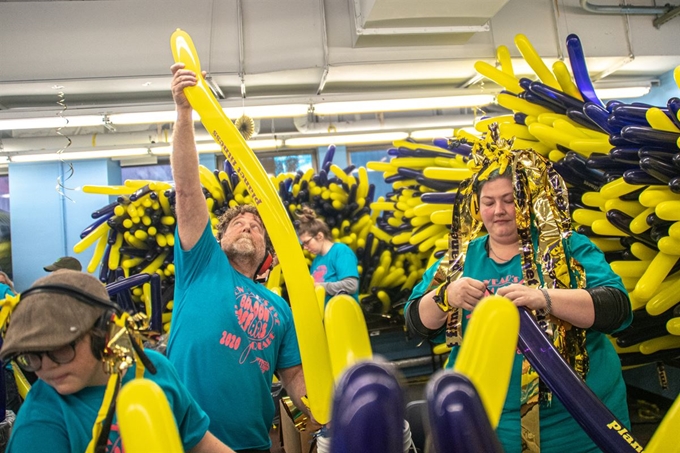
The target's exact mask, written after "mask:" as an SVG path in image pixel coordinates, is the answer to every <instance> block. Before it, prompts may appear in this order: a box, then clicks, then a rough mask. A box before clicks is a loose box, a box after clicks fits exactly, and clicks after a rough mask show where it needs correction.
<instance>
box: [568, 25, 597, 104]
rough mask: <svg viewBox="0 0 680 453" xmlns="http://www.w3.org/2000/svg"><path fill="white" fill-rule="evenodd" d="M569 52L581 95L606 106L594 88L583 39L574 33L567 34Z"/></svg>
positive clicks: (587, 99) (584, 98)
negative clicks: (584, 51) (589, 73)
mask: <svg viewBox="0 0 680 453" xmlns="http://www.w3.org/2000/svg"><path fill="white" fill-rule="evenodd" d="M567 52H568V53H569V63H570V64H571V70H572V72H573V73H574V80H575V81H576V86H577V87H578V90H579V91H580V92H581V96H583V100H584V101H586V102H593V103H595V104H598V105H599V106H601V107H603V108H604V104H602V101H600V98H598V97H597V94H595V88H593V83H592V82H591V81H590V76H589V75H588V67H587V66H586V57H585V55H584V53H583V47H582V46H581V40H580V39H579V38H578V36H576V35H575V34H573V33H572V34H570V35H569V36H567Z"/></svg>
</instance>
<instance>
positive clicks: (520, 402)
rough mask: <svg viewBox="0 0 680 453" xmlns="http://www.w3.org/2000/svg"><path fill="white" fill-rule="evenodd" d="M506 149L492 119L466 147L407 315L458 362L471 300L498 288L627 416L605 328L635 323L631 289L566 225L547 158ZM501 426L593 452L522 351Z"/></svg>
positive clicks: (511, 442) (557, 447)
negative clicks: (469, 163) (465, 163)
mask: <svg viewBox="0 0 680 453" xmlns="http://www.w3.org/2000/svg"><path fill="white" fill-rule="evenodd" d="M511 147H512V142H511V141H506V140H502V139H500V138H499V135H498V130H497V128H496V127H495V125H492V127H491V128H490V132H489V133H488V134H487V136H486V137H485V138H484V139H483V140H480V141H479V142H477V144H476V145H475V146H474V147H473V150H472V159H473V162H474V167H475V171H476V173H475V175H474V176H473V177H472V178H470V179H469V180H467V181H464V182H463V183H462V184H461V185H460V187H459V191H458V197H457V200H458V202H457V203H456V206H455V207H454V215H453V220H452V227H451V234H450V243H449V253H448V254H447V256H445V257H444V258H443V259H442V260H440V261H439V262H438V263H437V264H435V265H434V266H432V267H431V268H430V269H429V270H428V271H427V272H426V273H425V275H424V276H423V281H422V282H421V283H420V284H419V285H418V286H417V287H416V288H414V290H413V293H412V295H411V301H410V303H409V305H408V306H407V309H406V313H405V317H406V323H407V325H408V326H409V329H410V330H411V331H413V332H415V333H416V334H418V335H420V336H423V337H426V338H430V339H434V338H437V337H438V336H439V335H441V334H442V333H445V337H446V341H447V343H448V344H449V345H450V346H451V347H452V350H451V354H450V358H449V361H448V364H447V367H453V365H454V363H455V360H456V357H457V354H458V350H459V346H460V344H461V341H463V340H464V333H465V329H466V326H467V323H468V318H469V316H470V313H471V312H472V311H473V310H474V308H475V306H476V305H477V304H478V303H479V301H480V300H481V299H483V298H484V297H486V296H488V295H490V294H497V295H500V296H505V297H507V298H508V299H510V300H511V301H512V302H513V303H514V304H515V305H516V306H518V307H526V308H527V309H529V310H531V311H532V312H533V313H534V315H535V316H536V318H537V321H538V323H539V325H540V326H541V327H542V328H543V329H544V331H545V333H546V335H548V337H549V338H550V339H551V340H552V343H553V344H554V345H555V348H556V349H557V350H558V351H559V352H560V354H561V355H562V357H563V358H564V359H565V360H566V361H567V363H568V364H569V365H570V366H571V368H572V369H573V370H574V371H575V372H576V373H577V374H578V375H579V376H580V377H581V378H582V379H584V380H585V382H586V384H587V385H588V386H589V387H590V389H591V390H593V392H594V393H595V394H596V395H597V396H598V398H600V400H601V401H602V402H603V403H604V404H605V405H606V406H607V407H608V408H609V410H611V411H612V413H613V414H615V415H616V416H617V417H618V418H619V420H621V421H622V422H623V423H624V424H627V425H630V422H629V417H628V408H627V403H626V388H625V383H624V381H623V378H622V375H621V364H620V362H619V359H618V356H617V354H616V351H615V350H614V348H613V346H612V345H611V343H610V342H609V340H608V339H607V337H606V334H610V333H613V332H616V331H619V330H622V329H624V328H626V327H627V326H628V325H629V324H630V322H631V320H632V311H631V304H630V300H629V298H628V294H627V293H626V290H625V288H624V286H623V283H622V282H621V279H620V278H619V277H618V276H617V275H616V274H615V273H614V272H613V271H612V270H611V268H610V266H609V264H608V263H607V262H606V261H605V258H604V254H603V253H602V252H601V251H600V250H599V249H598V248H597V247H596V246H595V245H594V244H593V243H592V242H591V241H590V240H589V239H588V238H587V237H585V236H583V235H580V234H578V233H575V232H573V231H572V230H571V221H570V216H569V210H568V197H567V189H566V186H565V183H564V181H563V180H562V178H561V177H560V175H559V174H557V172H556V171H555V170H554V169H553V167H552V165H551V163H550V162H549V161H548V160H546V159H545V158H543V157H541V156H540V155H538V154H537V153H536V152H534V151H533V150H513V149H511ZM482 228H484V229H485V230H486V232H487V233H488V234H486V235H481V234H480V231H481V230H482ZM496 433H497V434H498V437H499V439H500V441H501V443H502V444H503V448H504V449H505V451H506V452H520V451H542V452H565V451H568V452H570V453H575V452H591V451H600V450H599V449H598V448H597V447H596V446H595V444H594V443H593V441H592V440H591V439H590V438H589V437H588V435H587V434H586V433H585V432H584V431H583V429H582V428H581V427H580V426H579V425H578V423H577V422H576V421H575V420H574V419H573V418H572V417H571V416H570V414H569V413H568V412H567V410H566V409H565V408H564V406H563V405H562V404H561V403H560V401H559V400H558V399H557V398H553V397H552V394H551V392H550V391H549V389H548V388H547V387H546V386H545V385H544V384H543V383H542V382H541V380H540V379H539V376H538V374H537V373H536V371H535V370H534V369H533V368H532V367H531V365H530V364H529V363H528V361H527V360H526V358H525V357H524V356H523V355H522V354H521V353H519V352H518V353H517V356H516V357H515V361H514V365H513V371H512V377H511V380H510V386H509V389H508V393H507V398H506V401H505V406H504V408H503V412H502V415H501V420H500V423H499V425H498V428H497V430H496Z"/></svg>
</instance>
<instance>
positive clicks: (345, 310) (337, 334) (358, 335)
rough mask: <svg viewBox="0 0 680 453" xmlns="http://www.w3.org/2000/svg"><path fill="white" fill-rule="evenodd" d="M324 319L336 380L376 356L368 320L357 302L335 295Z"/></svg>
mask: <svg viewBox="0 0 680 453" xmlns="http://www.w3.org/2000/svg"><path fill="white" fill-rule="evenodd" d="M325 320H326V322H325V326H326V336H327V337H328V348H329V349H330V352H331V366H332V367H333V376H334V377H335V378H336V379H337V378H338V377H340V375H341V374H342V372H343V371H344V370H345V369H346V368H347V367H349V366H351V365H353V364H355V363H357V362H359V361H361V360H370V359H371V358H372V357H373V351H372V350H371V341H370V339H369V336H368V329H367V328H366V320H365V319H364V314H363V312H362V311H361V307H360V306H359V304H358V303H357V301H356V300H354V299H353V298H352V297H350V296H348V295H347V294H339V295H337V296H334V297H333V298H332V299H331V300H329V301H328V305H327V306H326V315H325Z"/></svg>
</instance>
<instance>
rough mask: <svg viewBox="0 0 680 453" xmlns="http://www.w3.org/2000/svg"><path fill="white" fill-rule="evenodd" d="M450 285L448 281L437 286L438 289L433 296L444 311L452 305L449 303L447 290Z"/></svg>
mask: <svg viewBox="0 0 680 453" xmlns="http://www.w3.org/2000/svg"><path fill="white" fill-rule="evenodd" d="M448 287H449V283H448V282H444V283H442V284H441V285H439V286H437V289H436V290H435V293H434V296H433V299H434V302H435V303H436V304H437V306H438V307H439V309H440V310H441V311H443V312H444V313H446V312H448V311H449V310H450V309H451V306H450V305H449V296H448V293H447V291H446V289H447V288H448Z"/></svg>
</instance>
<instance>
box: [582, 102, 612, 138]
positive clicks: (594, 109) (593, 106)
mask: <svg viewBox="0 0 680 453" xmlns="http://www.w3.org/2000/svg"><path fill="white" fill-rule="evenodd" d="M583 113H584V114H585V115H586V116H587V117H588V119H589V120H590V121H592V122H593V123H595V124H596V125H597V127H599V128H600V129H602V130H603V131H604V132H606V133H607V134H609V135H614V134H617V133H618V132H619V131H620V130H621V129H615V128H613V127H612V126H611V125H610V124H609V123H608V122H607V120H608V119H609V111H607V109H606V108H604V107H602V105H601V104H597V103H595V102H586V103H585V105H584V106H583Z"/></svg>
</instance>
